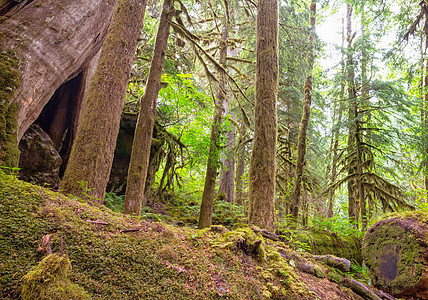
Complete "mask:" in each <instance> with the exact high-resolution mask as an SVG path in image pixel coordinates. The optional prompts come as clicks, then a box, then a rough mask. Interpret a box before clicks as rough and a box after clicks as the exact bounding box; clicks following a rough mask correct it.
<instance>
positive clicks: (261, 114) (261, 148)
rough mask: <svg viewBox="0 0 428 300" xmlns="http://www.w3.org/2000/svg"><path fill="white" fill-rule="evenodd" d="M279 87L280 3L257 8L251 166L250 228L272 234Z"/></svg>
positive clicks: (265, 0) (265, 1)
mask: <svg viewBox="0 0 428 300" xmlns="http://www.w3.org/2000/svg"><path fill="white" fill-rule="evenodd" d="M277 86H278V0H260V1H259V2H258V4H257V46H256V105H255V128H254V144H253V151H252V155H251V163H250V175H249V180H250V188H249V202H250V203H249V212H248V221H249V223H250V224H254V225H257V226H260V227H262V228H266V229H269V230H273V221H274V198H275V174H276V136H277V112H276V101H277V88H278V87H277Z"/></svg>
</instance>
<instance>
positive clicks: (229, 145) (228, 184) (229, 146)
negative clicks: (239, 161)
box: [218, 101, 235, 203]
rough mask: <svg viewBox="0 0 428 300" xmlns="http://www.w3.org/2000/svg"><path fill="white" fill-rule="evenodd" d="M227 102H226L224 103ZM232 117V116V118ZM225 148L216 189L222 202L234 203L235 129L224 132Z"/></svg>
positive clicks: (227, 109)
mask: <svg viewBox="0 0 428 300" xmlns="http://www.w3.org/2000/svg"><path fill="white" fill-rule="evenodd" d="M225 102H227V101H225ZM228 106H229V104H227V108H226V113H225V114H226V115H227V113H228V111H229V107H228ZM232 117H233V116H232ZM225 136H226V148H225V150H224V151H223V155H222V158H221V162H222V169H221V174H220V185H219V187H218V194H219V195H220V196H222V195H224V201H227V202H230V203H234V196H235V153H234V151H233V147H234V146H235V128H234V127H233V125H231V128H229V130H228V131H227V132H226V134H225Z"/></svg>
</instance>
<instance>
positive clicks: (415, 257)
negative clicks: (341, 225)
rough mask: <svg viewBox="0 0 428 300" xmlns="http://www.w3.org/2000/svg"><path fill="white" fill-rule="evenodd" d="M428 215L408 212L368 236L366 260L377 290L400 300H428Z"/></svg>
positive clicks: (373, 229)
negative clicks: (406, 299)
mask: <svg viewBox="0 0 428 300" xmlns="http://www.w3.org/2000/svg"><path fill="white" fill-rule="evenodd" d="M427 220H428V214H427V213H426V212H422V211H419V212H410V213H409V212H405V213H403V214H402V215H397V216H395V217H392V218H388V219H385V220H382V221H379V222H377V223H376V224H375V225H373V226H372V227H371V228H370V229H369V230H368V231H367V233H366V235H365V236H364V241H363V248H362V249H363V251H362V252H363V258H364V261H365V263H366V265H367V266H368V267H369V269H370V276H371V278H372V280H373V284H374V286H375V287H377V288H379V289H382V290H384V291H387V292H389V293H391V294H393V295H394V296H397V297H400V298H401V297H405V298H410V297H414V299H416V298H417V297H418V299H428V289H427V287H428V222H427Z"/></svg>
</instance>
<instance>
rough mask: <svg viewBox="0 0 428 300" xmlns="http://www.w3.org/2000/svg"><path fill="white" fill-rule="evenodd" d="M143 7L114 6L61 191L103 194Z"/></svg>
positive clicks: (133, 2)
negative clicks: (84, 185) (83, 186)
mask: <svg viewBox="0 0 428 300" xmlns="http://www.w3.org/2000/svg"><path fill="white" fill-rule="evenodd" d="M145 7H146V1H144V0H143V1H141V0H120V1H119V2H118V4H117V6H116V10H115V12H114V14H113V19H112V22H111V25H110V27H109V31H108V34H107V37H106V40H105V43H104V44H103V48H102V51H101V56H100V59H99V63H98V67H97V70H96V72H95V75H94V77H93V79H92V82H91V85H90V87H89V91H88V95H87V100H86V104H85V106H84V108H83V111H82V116H81V121H80V124H79V126H78V129H77V134H76V139H75V141H74V144H73V147H72V150H71V154H70V159H69V162H68V165H67V168H66V171H65V174H64V177H63V179H62V181H61V191H62V192H63V193H70V194H74V195H78V196H83V193H82V192H84V193H85V194H90V195H91V196H93V197H96V198H98V199H100V200H101V201H103V199H104V193H105V189H106V187H107V183H108V179H109V175H110V170H111V165H112V163H113V155H114V149H115V146H116V139H117V135H118V132H119V125H120V117H121V114H122V109H123V104H124V100H125V94H126V89H127V86H128V80H129V74H130V70H131V66H132V62H133V58H134V54H135V49H136V47H137V40H138V37H139V36H140V31H141V28H142V26H143V20H144V12H145ZM79 181H84V182H87V186H86V188H88V190H86V191H82V187H81V186H80V185H79V183H78V182H79Z"/></svg>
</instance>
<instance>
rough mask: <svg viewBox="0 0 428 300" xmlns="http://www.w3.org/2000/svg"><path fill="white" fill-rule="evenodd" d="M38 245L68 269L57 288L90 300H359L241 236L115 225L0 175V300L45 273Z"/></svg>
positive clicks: (244, 231) (103, 212) (267, 245)
mask: <svg viewBox="0 0 428 300" xmlns="http://www.w3.org/2000/svg"><path fill="white" fill-rule="evenodd" d="M137 230H138V231H137ZM47 235H49V236H47ZM47 237H49V239H47ZM47 240H48V241H49V243H48V244H49V246H50V248H51V249H52V251H53V252H54V253H59V254H64V255H66V256H67V257H68V258H69V259H70V261H71V268H70V270H69V271H68V273H67V278H65V279H64V278H60V279H61V280H60V279H58V280H59V281H58V282H60V283H59V284H60V285H61V286H63V285H64V284H66V286H67V288H69V287H70V285H72V287H74V289H77V290H79V291H80V292H79V293H80V295H85V297H86V295H89V297H91V298H93V299H361V298H360V297H359V296H357V295H355V294H353V293H352V292H351V291H350V290H349V289H347V288H344V287H341V286H339V285H337V284H336V283H334V282H333V281H331V280H328V279H327V278H317V277H314V276H310V275H308V274H304V273H301V272H300V271H297V270H296V269H295V268H294V266H295V263H294V262H293V260H291V261H290V259H287V258H285V257H284V256H283V255H280V254H279V252H278V251H277V249H278V248H281V249H282V251H290V253H291V252H292V250H290V249H289V248H288V247H287V246H286V245H285V244H283V243H281V242H273V241H270V240H264V239H263V238H262V237H261V236H260V235H259V234H256V233H254V231H253V230H251V229H249V228H247V227H240V228H237V229H235V230H234V231H229V230H227V229H226V228H224V227H221V226H217V227H213V228H211V229H206V230H195V229H190V228H187V227H182V228H178V227H173V226H171V225H166V224H163V223H160V222H151V221H147V220H141V219H140V218H135V217H130V216H123V215H121V214H119V213H115V212H113V211H111V210H110V209H108V208H106V207H103V206H99V205H97V204H91V203H83V202H82V201H80V200H79V199H77V198H70V197H65V196H63V195H61V194H58V193H54V192H51V191H49V190H47V189H44V188H42V187H39V186H35V185H31V184H28V183H25V182H22V181H19V180H17V179H16V178H14V177H13V176H9V175H5V174H4V173H3V172H1V171H0V299H17V298H19V297H21V296H22V295H21V294H22V291H23V283H24V282H26V283H27V285H26V286H27V291H28V284H29V283H28V279H29V278H33V277H34V276H33V277H32V274H33V275H34V274H39V273H38V272H39V271H38V270H40V269H43V268H45V267H43V266H46V263H45V264H44V265H43V263H42V264H40V262H41V261H42V260H43V259H44V258H46V257H47V253H46V251H43V250H46V249H47V247H46V241H47ZM43 241H44V242H43ZM38 249H41V250H42V251H38ZM284 249H285V250H284ZM290 255H291V254H290ZM292 255H294V256H293V257H296V256H295V255H300V254H298V253H295V254H292ZM37 266H38V267H37ZM36 267H37V268H36ZM320 268H321V269H323V270H324V272H327V273H329V272H330V271H329V269H328V268H327V267H325V266H322V265H320ZM45 269H46V268H45ZM26 274H27V275H26ZM64 274H65V272H64ZM332 274H333V273H332ZM40 276H41V277H40V278H45V277H43V276H44V275H43V274H42V275H40ZM64 280H65V281H64ZM40 281H41V283H43V282H42V281H43V280H40ZM64 282H66V283H64ZM54 286H56V287H58V285H54ZM24 287H25V285H24ZM32 289H34V290H37V287H35V286H34V285H32ZM24 291H25V288H24ZM285 297H286V298H285ZM69 299H77V298H73V297H71V296H70V298H69Z"/></svg>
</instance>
